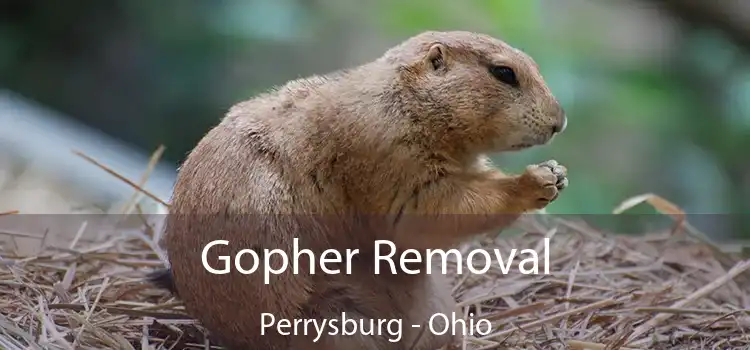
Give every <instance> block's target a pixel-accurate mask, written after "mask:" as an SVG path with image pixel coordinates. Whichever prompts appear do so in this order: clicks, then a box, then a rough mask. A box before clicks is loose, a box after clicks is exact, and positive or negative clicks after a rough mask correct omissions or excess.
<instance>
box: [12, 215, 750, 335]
mask: <svg viewBox="0 0 750 350" xmlns="http://www.w3.org/2000/svg"><path fill="white" fill-rule="evenodd" d="M542 221H544V223H543V222H542ZM525 227H526V229H525V230H524V231H525V232H524V233H523V234H521V235H517V236H513V237H498V238H493V239H484V240H479V241H476V242H472V243H470V244H467V245H466V246H465V247H463V248H462V249H464V250H467V249H474V248H477V247H482V248H485V249H493V248H499V249H501V251H503V252H507V251H509V250H510V249H512V248H516V249H524V248H531V249H540V248H542V247H541V244H542V239H541V238H543V237H549V238H551V244H550V247H551V249H550V274H547V275H544V274H542V275H522V274H520V273H518V272H517V271H518V269H517V266H514V268H513V269H511V272H510V273H509V274H507V275H503V274H502V272H500V271H499V268H498V267H497V265H495V267H494V268H493V270H491V271H490V272H488V273H486V274H483V275H472V274H466V273H465V274H462V275H455V278H454V282H455V283H454V285H455V287H454V295H455V296H456V299H457V300H458V301H459V302H460V303H461V305H463V306H465V309H466V310H467V312H472V313H474V314H477V316H475V317H479V318H484V319H487V320H490V321H492V325H493V330H492V332H491V334H489V335H485V336H481V335H477V334H475V335H474V336H467V337H466V339H465V340H464V344H461V346H463V347H465V348H467V349H506V348H510V349H564V348H567V349H703V348H706V349H748V348H750V336H748V334H747V333H746V332H745V328H746V327H748V324H749V323H750V319H749V318H748V314H747V310H746V309H745V305H747V304H748V303H749V302H750V301H749V300H748V293H747V292H746V291H747V290H750V284H749V283H750V282H748V278H747V276H745V275H744V274H743V272H744V271H745V270H747V269H748V268H749V267H750V263H748V262H745V261H740V260H736V259H733V258H732V257H729V256H728V255H726V254H723V253H718V252H717V251H716V250H715V249H713V248H711V247H710V246H708V245H706V244H702V243H700V241H698V240H696V239H694V238H693V237H692V236H691V235H689V234H686V233H681V232H677V233H672V232H663V233H653V234H649V235H645V236H641V237H626V236H612V235H607V234H604V233H602V232H600V231H598V230H595V229H594V228H592V227H590V226H589V225H587V224H585V223H583V222H581V221H576V220H562V219H553V218H544V220H538V219H533V220H527V222H526V224H525ZM83 245H84V244H82V243H78V245H77V246H76V247H75V248H74V249H51V248H50V249H48V250H47V251H46V252H45V253H44V254H42V255H40V256H34V257H19V256H14V255H13V253H12V252H10V251H8V250H6V251H5V252H4V253H3V255H2V263H3V267H2V269H0V274H1V277H0V312H1V315H0V329H2V332H1V333H0V348H3V349H40V348H48V349H103V348H106V349H138V348H140V349H170V348H172V349H182V348H195V349H203V348H209V347H210V348H217V347H215V346H213V345H211V344H210V343H208V342H207V341H206V339H205V337H204V332H203V330H202V329H201V328H200V326H197V325H195V323H194V322H193V321H192V320H190V318H189V317H188V316H186V315H185V314H184V312H183V309H182V307H181V306H180V303H179V301H178V300H174V299H173V298H171V297H170V295H169V294H168V293H166V292H165V291H162V290H159V289H157V288H155V287H153V286H151V285H149V284H147V283H144V282H143V278H144V276H145V274H146V273H147V272H149V271H151V270H152V269H153V268H155V267H158V266H160V265H161V262H160V260H159V257H158V254H157V253H156V252H155V249H154V246H153V234H152V233H151V232H149V231H148V230H146V231H145V232H144V233H143V234H136V235H134V234H121V235H119V236H117V235H115V236H113V237H109V238H108V239H105V240H104V241H102V242H98V243H96V242H92V243H90V244H87V246H85V247H84V246H83ZM71 246H73V245H72V244H71ZM538 251H540V252H541V251H543V250H538ZM514 271H515V273H514ZM625 343H628V345H627V346H623V344H625Z"/></svg>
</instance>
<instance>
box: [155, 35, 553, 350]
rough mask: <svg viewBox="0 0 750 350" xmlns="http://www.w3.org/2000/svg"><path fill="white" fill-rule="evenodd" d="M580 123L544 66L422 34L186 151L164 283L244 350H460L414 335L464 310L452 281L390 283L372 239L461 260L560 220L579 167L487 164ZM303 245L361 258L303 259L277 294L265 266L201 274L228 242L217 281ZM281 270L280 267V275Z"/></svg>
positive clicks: (248, 107) (170, 222)
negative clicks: (472, 247)
mask: <svg viewBox="0 0 750 350" xmlns="http://www.w3.org/2000/svg"><path fill="white" fill-rule="evenodd" d="M566 124H567V118H566V116H565V113H564V110H563V108H562V107H561V105H560V103H559V102H558V101H557V99H556V98H555V97H554V96H553V94H552V93H551V91H550V89H549V88H548V87H547V85H546V83H545V81H544V79H543V78H542V75H541V74H540V72H539V70H538V66H537V64H536V63H535V62H534V60H533V59H532V58H530V57H529V56H528V55H527V54H525V53H524V52H522V51H520V50H518V49H516V48H514V47H512V46H510V45H509V44H507V43H505V42H503V41H502V40H500V39H497V38H493V37H491V36H489V35H485V34H479V33H473V32H465V31H452V32H436V31H430V32H424V33H421V34H419V35H416V36H414V37H411V38H409V39H407V40H406V41H404V42H402V43H401V44H399V45H397V46H395V47H393V48H391V49H389V50H387V51H386V52H385V53H384V54H383V55H382V56H381V57H379V58H377V59H375V60H374V61H371V62H369V63H366V64H363V65H361V66H358V67H355V68H350V69H346V70H340V71H337V72H334V73H330V74H327V75H320V76H312V77H308V78H304V79H299V80H295V81H291V82H288V83H287V84H285V85H283V86H281V87H278V88H276V89H274V90H272V91H269V92H266V93H263V94H260V95H258V96H256V97H254V98H251V99H249V100H247V101H244V102H240V103H238V104H236V105H234V106H233V107H232V108H230V110H229V111H228V113H227V114H226V115H225V117H224V118H223V119H222V120H221V122H220V123H218V125H216V126H215V127H214V128H213V129H212V130H210V131H209V132H208V133H207V134H206V135H205V136H204V138H203V139H202V140H201V141H200V142H199V143H198V144H197V146H196V147H195V148H194V150H193V151H192V152H191V153H190V154H189V155H188V157H187V159H186V160H185V161H184V163H183V164H182V166H181V168H180V169H179V175H178V179H177V182H176V185H175V187H174V191H173V196H172V200H171V213H170V215H169V217H168V218H167V222H166V226H165V233H164V236H163V240H162V242H161V244H162V246H163V247H164V248H165V250H166V251H167V253H168V256H169V265H170V268H169V269H168V270H164V271H161V272H157V273H155V274H153V275H152V281H153V282H154V283H158V284H160V285H162V286H164V287H165V288H169V289H170V290H172V291H173V293H174V294H175V295H176V296H178V297H179V298H180V299H181V300H183V302H184V303H185V307H186V310H187V312H188V313H190V314H191V315H192V316H193V317H195V318H196V319H197V320H199V322H201V324H202V325H203V326H205V327H206V328H207V329H208V330H209V332H210V333H211V335H213V336H216V337H217V339H218V340H219V341H220V342H221V344H222V345H224V346H225V347H228V348H230V349H271V350H315V349H334V350H349V349H393V350H397V349H398V350H401V349H404V350H406V349H418V350H427V349H437V348H440V347H443V346H448V345H450V344H452V343H453V342H454V341H455V340H456V339H455V337H456V335H451V334H445V335H438V334H435V333H431V332H430V331H429V330H427V329H426V328H425V327H424V326H423V327H421V328H420V327H416V326H412V325H425V324H426V323H427V322H428V320H429V318H430V316H432V315H434V314H437V313H443V314H447V315H450V314H451V313H452V312H456V311H457V310H456V303H455V300H454V299H453V297H452V296H451V293H450V290H451V288H450V285H449V283H448V281H447V280H446V277H445V276H443V275H441V274H440V273H434V272H433V273H432V274H425V273H424V272H422V273H418V274H414V275H412V274H406V273H402V272H399V271H400V270H399V271H396V273H393V272H389V270H388V269H384V270H386V272H383V270H381V273H380V274H375V273H373V269H374V268H375V265H376V264H375V263H374V260H372V256H373V250H374V244H373V242H375V241H376V240H388V241H391V242H393V243H394V245H395V247H396V248H397V250H398V251H403V250H406V249H419V250H423V249H450V248H452V247H455V246H456V245H458V244H460V243H461V242H462V241H465V240H467V239H469V238H471V237H473V236H476V235H479V234H482V233H487V232H489V231H499V230H502V229H504V228H507V227H508V225H510V224H511V223H513V222H514V221H515V220H516V219H517V218H518V216H519V215H520V214H522V213H525V212H529V211H532V210H535V209H540V208H544V207H545V206H547V205H548V204H549V203H550V202H552V201H554V200H555V199H556V198H557V197H558V195H559V193H560V192H561V191H562V190H563V189H564V188H565V187H567V185H568V179H567V174H566V172H567V171H566V169H565V167H563V166H562V165H560V164H558V163H557V162H556V161H554V160H550V161H547V162H544V163H540V164H535V165H530V166H528V167H527V168H526V169H525V171H524V172H523V173H521V174H519V175H510V174H505V173H503V172H501V171H500V170H498V169H496V168H494V167H493V166H492V165H491V164H490V162H489V158H488V155H489V154H492V153H498V152H507V151H519V150H523V149H526V148H529V147H533V146H537V145H544V144H548V143H549V142H550V141H551V140H552V139H553V137H554V136H555V135H557V134H559V133H560V132H562V131H563V130H564V129H565V127H566ZM295 238H296V239H298V240H297V244H298V245H299V247H300V249H303V248H304V249H309V251H311V252H312V253H313V254H314V255H315V256H316V257H319V256H320V254H321V253H322V252H324V251H325V250H328V249H337V250H340V251H342V252H343V251H344V250H346V249H359V254H358V255H356V256H355V257H353V259H352V267H351V271H349V272H348V273H344V272H341V273H339V274H329V273H323V272H321V270H320V269H319V268H318V269H315V271H311V268H312V267H316V266H315V264H317V262H316V261H313V260H310V259H309V258H307V257H302V258H301V259H300V263H299V268H298V269H297V271H295V270H294V269H292V268H291V266H290V267H289V268H287V269H286V270H285V271H283V272H281V273H279V274H276V275H272V276H271V277H270V282H269V283H268V284H266V283H264V276H263V274H262V273H260V272H257V271H262V270H263V268H264V264H265V262H264V261H263V260H262V259H260V261H259V265H260V266H259V268H258V269H257V270H256V272H255V273H252V274H241V273H239V272H237V271H236V269H234V268H232V271H231V272H230V273H226V274H212V273H210V272H208V270H207V269H206V268H205V267H204V265H203V264H202V260H201V254H202V252H203V250H204V248H205V247H206V245H207V244H209V243H210V242H212V241H214V240H226V241H228V242H229V243H228V244H226V245H216V246H213V247H212V248H211V250H210V251H209V253H208V255H207V261H209V262H210V263H209V264H210V265H212V266H214V268H218V267H216V266H219V265H220V263H219V262H221V261H222V260H223V261H224V263H228V262H230V261H229V259H232V261H234V259H233V258H229V259H227V258H222V257H223V256H230V257H234V256H235V255H236V254H237V253H238V252H239V251H240V250H242V249H250V250H252V251H253V252H256V253H257V254H258V256H262V254H261V252H262V251H263V250H265V249H269V250H270V249H280V250H281V251H284V252H287V255H288V256H291V255H292V250H293V246H294V243H293V242H294V239H295ZM342 254H343V253H342ZM244 256H245V257H244V258H243V259H249V258H248V254H245V255H244ZM243 261H244V262H243V263H242V264H244V265H245V267H244V268H246V269H248V268H250V267H249V266H252V265H253V262H252V261H251V260H243ZM281 264H282V261H281V260H280V258H279V256H278V255H275V256H274V257H273V258H272V259H270V260H269V261H268V265H269V266H273V267H274V268H278V267H280V266H281ZM411 264H412V265H410V266H411V268H413V267H414V266H420V265H421V266H424V265H425V264H426V263H425V262H420V263H411ZM397 265H398V264H397ZM333 266H339V267H340V268H342V271H343V267H344V265H343V263H342V264H339V265H336V264H333V265H331V264H328V265H327V267H328V268H334V267H333ZM256 267H257V266H256ZM399 269H400V268H399ZM423 271H424V270H423ZM433 271H434V270H433ZM263 313H268V314H272V315H273V316H274V317H275V319H276V320H279V319H288V320H291V321H292V322H294V320H308V321H309V320H324V319H325V320H331V319H339V318H341V317H342V313H345V315H346V317H347V318H350V319H356V320H360V321H366V322H365V323H364V324H365V325H369V321H370V320H389V319H400V320H403V333H402V334H401V337H399V338H393V337H391V336H389V335H388V334H387V332H386V330H380V331H378V330H375V331H374V332H373V333H366V334H360V333H358V334H354V335H342V334H341V330H342V329H341V327H339V329H338V331H339V332H338V333H336V332H334V330H335V329H333V328H331V329H326V330H325V331H324V333H323V334H321V335H320V336H318V335H316V334H315V333H316V332H315V329H314V327H311V328H308V332H309V333H308V334H304V332H299V333H297V334H287V333H285V332H283V331H293V330H294V329H295V328H294V327H295V325H294V324H292V327H290V328H286V329H282V331H281V332H280V331H279V329H277V328H276V327H270V328H268V327H265V328H264V326H263V322H265V321H263V320H262V317H261V316H262V314H263ZM461 315H462V314H461V313H457V317H461ZM358 324H359V325H361V324H362V323H358ZM375 325H376V326H377V322H376V323H375ZM368 328H369V327H367V326H365V328H364V329H361V330H360V331H367V330H368ZM436 328H439V327H436ZM329 332H330V333H329ZM449 333H450V332H449Z"/></svg>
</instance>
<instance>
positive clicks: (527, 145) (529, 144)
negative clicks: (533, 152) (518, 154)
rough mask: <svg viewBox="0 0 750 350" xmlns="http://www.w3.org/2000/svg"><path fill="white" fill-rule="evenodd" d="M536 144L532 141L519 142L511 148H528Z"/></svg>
mask: <svg viewBox="0 0 750 350" xmlns="http://www.w3.org/2000/svg"><path fill="white" fill-rule="evenodd" d="M534 146H535V145H534V144H532V143H517V144H515V145H512V146H510V149H512V150H520V149H527V148H531V147H534Z"/></svg>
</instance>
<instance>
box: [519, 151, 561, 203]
mask: <svg viewBox="0 0 750 350" xmlns="http://www.w3.org/2000/svg"><path fill="white" fill-rule="evenodd" d="M567 172H568V170H567V169H566V168H565V167H564V166H562V165H560V164H558V163H557V161H555V160H548V161H546V162H544V163H540V164H534V165H529V166H527V167H526V171H525V172H524V173H523V174H522V175H521V177H520V179H519V185H520V189H521V193H520V194H521V196H523V197H524V199H525V200H527V203H529V207H530V209H542V208H544V207H546V206H547V205H549V204H550V203H552V202H553V201H554V200H555V199H557V197H558V196H559V195H560V192H562V191H563V190H564V189H565V188H566V187H568V176H567Z"/></svg>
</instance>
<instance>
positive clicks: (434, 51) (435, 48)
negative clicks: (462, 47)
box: [424, 43, 448, 70]
mask: <svg viewBox="0 0 750 350" xmlns="http://www.w3.org/2000/svg"><path fill="white" fill-rule="evenodd" d="M447 54H448V49H447V48H446V47H445V45H443V44H442V43H435V44H432V46H430V49H429V50H428V51H427V55H425V58H424V63H425V64H426V65H427V67H428V68H429V69H432V70H440V69H443V68H445V66H446V63H447V59H448V56H447Z"/></svg>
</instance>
